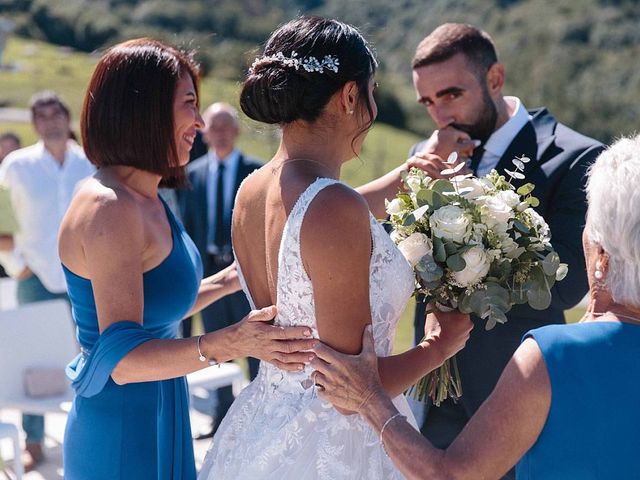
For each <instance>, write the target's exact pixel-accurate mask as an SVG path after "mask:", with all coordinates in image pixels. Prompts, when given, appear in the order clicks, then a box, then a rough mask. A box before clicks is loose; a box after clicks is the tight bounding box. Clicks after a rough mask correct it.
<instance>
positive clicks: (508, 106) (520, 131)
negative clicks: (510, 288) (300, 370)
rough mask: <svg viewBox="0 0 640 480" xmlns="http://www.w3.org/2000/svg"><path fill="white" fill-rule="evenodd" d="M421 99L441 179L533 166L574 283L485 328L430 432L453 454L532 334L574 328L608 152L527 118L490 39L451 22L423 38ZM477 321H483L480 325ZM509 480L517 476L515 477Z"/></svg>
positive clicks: (420, 311)
mask: <svg viewBox="0 0 640 480" xmlns="http://www.w3.org/2000/svg"><path fill="white" fill-rule="evenodd" d="M412 67H413V84H414V88H415V91H416V96H417V100H418V102H419V103H421V104H422V105H424V106H425V107H426V109H427V112H428V113H429V116H430V117H431V118H432V119H433V121H434V122H435V124H436V126H437V130H436V131H435V132H434V133H433V134H432V135H431V137H430V138H429V139H427V140H425V141H423V142H421V143H419V144H416V145H414V146H413V148H412V149H411V152H410V154H411V155H414V154H416V153H419V152H427V153H432V154H436V155H438V156H439V157H440V159H441V160H434V161H432V162H430V165H429V167H428V170H429V173H430V174H431V176H433V177H439V176H440V172H441V170H442V169H443V168H445V167H444V165H443V159H444V160H446V159H447V157H448V156H449V154H450V153H451V152H453V151H455V152H457V153H458V154H459V156H460V157H462V158H466V159H467V161H468V166H469V168H470V170H471V171H472V172H473V173H474V174H475V175H478V176H483V175H486V174H487V173H489V172H490V171H491V170H492V169H494V168H495V169H496V170H497V171H498V173H501V174H503V175H504V169H505V168H507V169H510V168H513V167H512V164H511V160H513V158H515V157H516V156H523V155H524V156H527V157H529V158H530V159H531V162H529V163H528V164H527V166H526V169H525V171H524V175H525V179H524V180H522V181H520V180H516V181H514V182H513V183H514V185H515V186H516V187H518V186H520V185H521V184H523V183H526V182H531V183H533V184H535V186H536V190H535V195H536V197H538V198H539V200H540V206H539V207H537V208H536V210H537V211H538V213H540V214H541V215H542V216H544V218H545V219H546V220H547V222H548V223H549V227H550V228H551V232H552V242H553V246H554V248H555V250H556V251H557V252H558V253H559V255H560V258H561V259H562V261H563V262H566V263H568V264H569V272H570V273H569V276H568V277H567V278H566V279H565V280H564V281H562V282H559V283H557V284H556V285H555V286H554V288H553V290H552V295H553V300H552V304H551V306H550V307H549V308H548V309H547V310H545V311H536V310H533V309H531V308H530V307H528V306H526V305H518V306H515V307H514V308H513V309H512V310H511V311H510V312H509V313H508V314H507V317H508V319H509V321H508V322H507V323H506V324H504V325H498V326H496V327H495V328H494V329H493V330H492V331H489V332H487V331H485V329H484V328H483V327H484V322H483V321H478V322H477V323H478V324H477V325H476V327H475V328H474V330H473V331H472V333H471V338H470V340H469V342H468V343H467V346H466V347H465V349H464V350H462V351H461V352H460V353H459V354H458V355H457V361H458V367H459V370H460V377H461V380H462V385H463V392H464V393H463V395H462V398H461V399H460V401H459V402H458V403H454V402H452V401H450V400H447V401H445V402H444V403H443V404H442V405H441V406H440V407H438V408H436V407H433V406H431V407H429V410H428V413H427V417H426V421H425V422H424V425H423V426H422V432H423V434H424V435H425V436H426V437H427V438H428V439H429V440H431V442H432V443H433V444H434V445H435V446H436V447H438V448H446V447H447V446H448V445H449V444H450V443H451V441H452V440H453V439H454V438H455V437H456V436H457V435H458V433H459V432H460V431H461V430H462V428H463V427H464V425H465V424H466V422H467V421H468V419H469V418H470V417H471V416H472V415H473V413H474V412H475V411H476V410H477V409H478V407H479V406H480V404H481V403H482V402H483V401H484V399H485V398H487V397H488V396H489V394H490V393H491V391H492V390H493V387H494V386H495V385H496V383H497V381H498V378H499V376H500V374H501V373H502V370H503V369H504V367H505V365H506V364H507V362H508V360H509V359H510V358H511V355H512V354H513V352H514V351H515V350H516V348H517V347H518V345H519V343H520V340H521V338H522V336H523V334H524V333H525V332H527V331H528V330H530V329H533V328H537V327H540V326H542V325H544V324H549V323H564V314H563V311H564V310H565V309H569V308H571V307H573V306H575V305H576V304H577V303H578V302H579V301H580V300H581V299H582V297H584V295H585V293H586V292H587V289H588V285H587V278H586V272H585V265H584V259H583V252H582V241H581V238H582V228H583V225H584V221H585V214H586V199H585V193H584V185H585V181H586V177H585V172H586V169H587V168H588V166H589V165H590V164H591V163H592V162H593V161H594V160H595V158H596V157H597V155H598V154H599V153H600V151H601V150H602V148H603V146H602V145H601V144H600V143H599V142H597V141H595V140H593V139H591V138H588V137H585V136H583V135H580V134H579V133H577V132H575V131H573V130H571V129H569V128H567V127H566V126H565V125H562V124H561V123H558V121H557V120H556V119H555V118H554V117H553V116H552V115H551V114H550V113H549V112H548V111H547V109H546V108H539V109H535V110H530V111H527V110H526V109H525V107H524V106H523V104H522V102H521V101H520V100H519V99H518V98H516V97H508V96H504V95H503V93H502V88H503V86H504V80H505V70H504V66H503V65H502V64H501V63H499V61H498V58H497V54H496V51H495V46H494V45H493V42H492V40H491V38H490V37H489V35H488V34H487V33H485V32H482V31H480V30H478V29H477V28H475V27H472V26H471V25H465V24H453V23H450V24H444V25H441V26H440V27H438V28H437V29H436V30H434V31H433V32H432V33H431V34H429V35H428V36H427V37H426V38H425V39H423V40H422V42H421V43H420V45H418V47H417V49H416V53H415V56H414V59H413V62H412ZM424 312H425V306H424V304H423V303H419V304H418V306H417V308H416V317H415V326H416V332H415V333H416V339H417V340H418V341H419V340H420V339H421V338H422V336H423V335H424ZM476 320H477V319H476ZM505 478H514V473H513V471H512V472H510V473H509V474H508V475H507V476H506V477H505Z"/></svg>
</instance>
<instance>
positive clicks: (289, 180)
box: [232, 160, 317, 308]
mask: <svg viewBox="0 0 640 480" xmlns="http://www.w3.org/2000/svg"><path fill="white" fill-rule="evenodd" d="M302 163H304V162H300V165H284V166H283V165H282V164H280V162H278V161H276V160H274V161H272V162H270V163H268V164H266V165H264V166H263V167H262V168H260V169H259V170H258V171H256V172H255V173H253V174H252V175H251V176H250V177H249V178H247V179H246V180H245V182H244V183H243V185H242V188H241V189H240V192H239V193H238V198H237V200H236V204H235V207H234V211H233V220H232V222H233V229H232V231H233V245H234V250H235V255H236V260H237V262H238V263H239V264H240V268H241V269H242V273H243V276H244V278H245V281H246V283H247V287H248V288H249V291H250V293H251V298H252V299H253V301H254V302H255V305H256V308H262V307H266V306H269V305H274V304H275V303H276V289H277V278H278V252H279V250H280V242H281V240H282V232H283V229H284V226H285V224H286V222H287V218H288V217H289V213H290V212H291V210H292V209H293V207H294V205H295V203H296V201H297V199H298V197H300V195H302V193H303V192H304V191H305V190H306V189H307V188H308V187H309V185H311V183H313V181H314V180H315V179H316V178H317V175H315V174H314V173H312V171H311V169H307V168H305V167H306V166H305V165H303V164H302Z"/></svg>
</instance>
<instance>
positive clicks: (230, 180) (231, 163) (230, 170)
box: [207, 148, 240, 254]
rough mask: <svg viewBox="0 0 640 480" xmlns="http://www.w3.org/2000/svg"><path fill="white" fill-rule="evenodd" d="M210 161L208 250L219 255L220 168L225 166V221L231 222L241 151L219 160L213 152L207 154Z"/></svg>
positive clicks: (232, 152)
mask: <svg viewBox="0 0 640 480" xmlns="http://www.w3.org/2000/svg"><path fill="white" fill-rule="evenodd" d="M207 156H208V159H209V169H208V178H207V206H208V215H209V218H208V219H207V221H208V224H209V225H208V235H207V239H208V243H209V246H208V248H207V250H208V251H209V253H213V254H217V253H220V252H218V246H217V245H215V243H214V239H215V238H216V209H217V191H216V190H217V188H218V166H219V165H220V163H223V164H224V169H225V170H224V178H223V182H224V197H223V198H224V209H223V211H224V214H225V221H226V222H231V213H232V211H233V202H234V200H235V199H234V198H233V197H234V188H235V183H236V178H237V176H238V166H239V165H240V150H238V149H237V148H234V149H233V150H232V151H231V153H229V155H227V156H226V157H225V158H223V159H222V161H221V160H220V159H219V158H218V156H217V155H216V153H215V152H214V151H212V150H210V151H209V153H208V154H207Z"/></svg>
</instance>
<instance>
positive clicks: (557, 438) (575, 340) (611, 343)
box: [516, 321, 640, 480]
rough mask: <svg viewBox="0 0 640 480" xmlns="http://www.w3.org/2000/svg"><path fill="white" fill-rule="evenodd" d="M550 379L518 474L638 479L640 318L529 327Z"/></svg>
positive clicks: (565, 479) (555, 479) (562, 479)
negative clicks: (544, 410)
mask: <svg viewBox="0 0 640 480" xmlns="http://www.w3.org/2000/svg"><path fill="white" fill-rule="evenodd" d="M527 337H532V338H533V339H534V340H535V341H536V342H537V344H538V345H539V346H540V350H541V351H542V355H543V357H544V361H545V364H546V366H547V370H548V372H549V379H550V381H551V407H550V409H549V416H548V417H547V421H546V423H545V425H544V428H543V429H542V432H541V433H540V436H539V437H538V440H537V441H536V443H535V444H534V445H533V446H532V447H531V449H530V450H529V451H528V452H527V453H526V454H525V455H524V456H523V457H522V459H521V460H520V462H519V463H518V465H517V467H516V478H517V479H518V480H537V479H544V480H573V479H576V480H596V479H598V480H608V479H620V480H622V479H632V478H635V479H640V440H639V438H640V403H639V401H640V325H633V324H629V323H618V322H603V321H598V322H586V323H579V324H574V325H549V326H545V327H542V328H538V329H536V330H532V331H530V332H529V333H527V335H525V338H527Z"/></svg>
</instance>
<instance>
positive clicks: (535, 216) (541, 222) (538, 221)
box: [524, 208, 549, 241]
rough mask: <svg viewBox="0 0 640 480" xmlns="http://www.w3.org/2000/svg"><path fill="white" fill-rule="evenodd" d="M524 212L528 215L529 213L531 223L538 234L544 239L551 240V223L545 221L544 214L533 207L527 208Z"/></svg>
mask: <svg viewBox="0 0 640 480" xmlns="http://www.w3.org/2000/svg"><path fill="white" fill-rule="evenodd" d="M524 213H525V214H526V215H529V218H530V219H531V223H532V224H533V227H534V228H535V229H536V231H537V232H538V235H539V236H540V238H541V239H542V240H543V241H549V225H547V222H546V221H545V219H544V218H542V216H541V215H540V214H539V213H538V212H536V211H535V210H534V209H533V208H527V209H526V210H525V211H524Z"/></svg>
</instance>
